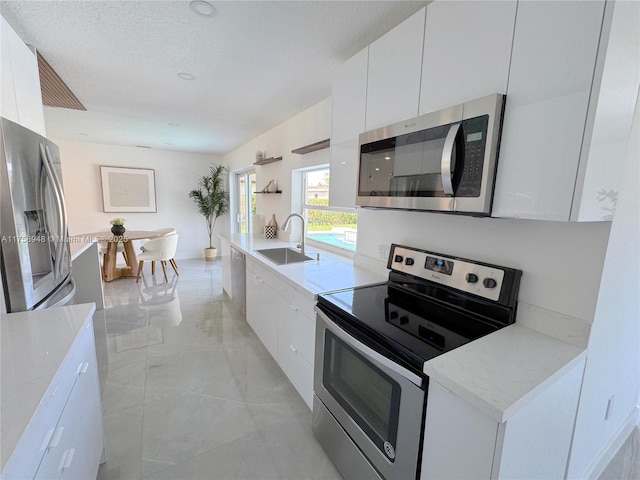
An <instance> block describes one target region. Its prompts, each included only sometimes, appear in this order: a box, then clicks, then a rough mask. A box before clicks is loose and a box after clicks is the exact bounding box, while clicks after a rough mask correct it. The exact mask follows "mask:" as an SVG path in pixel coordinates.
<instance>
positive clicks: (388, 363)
mask: <svg viewBox="0 0 640 480" xmlns="http://www.w3.org/2000/svg"><path fill="white" fill-rule="evenodd" d="M315 311H316V313H317V314H318V315H319V316H320V318H321V319H322V320H323V321H324V325H325V327H326V328H327V329H328V330H330V331H331V333H333V334H334V335H335V336H336V337H338V338H339V339H340V340H342V341H343V342H344V343H346V344H347V345H349V346H351V347H352V348H354V349H355V350H357V351H358V352H359V353H361V354H362V355H364V356H365V357H368V358H370V359H372V360H375V361H377V362H378V363H380V364H382V365H384V366H385V367H387V368H388V369H390V370H392V371H394V372H395V373H397V374H398V375H400V376H402V377H404V378H406V379H407V380H409V381H410V382H411V383H413V384H414V385H417V386H418V387H422V383H423V382H422V378H420V377H419V376H418V375H416V374H415V373H413V372H410V371H409V370H407V369H406V368H404V367H402V366H400V365H398V364H397V363H395V362H393V361H392V360H389V359H388V358H387V357H385V356H384V355H381V354H380V353H378V352H376V351H375V350H373V349H372V348H370V347H367V346H366V345H365V344H363V343H361V342H359V341H358V340H356V339H355V338H353V337H352V336H351V335H349V334H348V333H347V332H345V331H344V330H343V329H342V328H340V327H339V326H338V325H336V324H335V323H334V322H333V321H332V320H331V319H330V318H329V317H328V316H327V315H326V314H325V313H324V312H323V311H321V310H320V309H319V308H318V307H316V308H315Z"/></svg>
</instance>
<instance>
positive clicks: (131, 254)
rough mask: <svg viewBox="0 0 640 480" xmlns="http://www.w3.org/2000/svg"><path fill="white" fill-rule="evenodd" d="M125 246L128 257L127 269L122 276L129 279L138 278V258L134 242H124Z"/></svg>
mask: <svg viewBox="0 0 640 480" xmlns="http://www.w3.org/2000/svg"><path fill="white" fill-rule="evenodd" d="M123 246H124V253H125V254H126V255H127V269H126V271H124V272H122V274H123V275H124V276H127V277H136V276H137V275H138V258H137V257H136V251H135V249H134V248H133V242H132V241H131V240H124V241H123Z"/></svg>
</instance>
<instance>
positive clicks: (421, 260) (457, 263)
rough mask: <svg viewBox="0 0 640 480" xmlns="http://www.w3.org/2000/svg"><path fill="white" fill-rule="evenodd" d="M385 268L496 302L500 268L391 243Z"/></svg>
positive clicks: (500, 273) (499, 284)
mask: <svg viewBox="0 0 640 480" xmlns="http://www.w3.org/2000/svg"><path fill="white" fill-rule="evenodd" d="M388 268H389V269H390V270H394V271H396V272H402V273H407V274H409V275H413V276H414V277H418V278H422V279H425V280H429V281H431V282H435V283H439V284H441V285H446V286H448V287H451V288H455V289H457V290H460V291H463V292H466V293H472V294H474V295H478V296H480V297H483V298H487V299H489V300H494V301H497V300H498V299H499V298H500V291H501V289H502V285H503V282H504V270H503V269H501V268H500V267H496V266H490V265H485V264H480V263H476V262H473V261H471V260H463V259H460V258H455V257H448V256H446V255H442V254H437V253H431V252H425V251H422V250H414V249H412V248H409V247H402V246H399V245H392V246H391V251H390V252H389V264H388Z"/></svg>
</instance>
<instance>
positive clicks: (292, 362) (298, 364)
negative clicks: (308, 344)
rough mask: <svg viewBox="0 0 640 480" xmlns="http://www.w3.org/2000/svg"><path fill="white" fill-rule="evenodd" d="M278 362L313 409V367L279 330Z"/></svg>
mask: <svg viewBox="0 0 640 480" xmlns="http://www.w3.org/2000/svg"><path fill="white" fill-rule="evenodd" d="M278 364H279V365H280V368H282V370H283V371H284V373H285V374H286V375H287V377H288V378H289V380H290V381H291V383H292V384H293V386H294V387H295V389H296V390H297V391H298V393H299V394H300V396H301V397H302V399H303V400H304V401H305V403H306V404H307V406H308V407H309V409H313V367H312V364H310V363H309V362H307V360H306V359H305V358H304V357H303V356H302V355H301V354H300V350H299V349H298V348H297V347H296V346H295V345H294V344H293V343H292V342H291V341H290V340H289V339H288V338H287V337H286V336H285V335H284V334H283V332H282V331H278Z"/></svg>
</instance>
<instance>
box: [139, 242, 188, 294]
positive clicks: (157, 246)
mask: <svg viewBox="0 0 640 480" xmlns="http://www.w3.org/2000/svg"><path fill="white" fill-rule="evenodd" d="M145 247H146V250H145V251H144V252H142V253H141V254H140V255H138V276H137V277H136V283H138V281H139V280H140V275H142V268H143V266H144V262H145V261H148V262H152V263H151V274H152V275H155V273H156V272H155V268H154V263H153V262H160V264H161V265H162V271H163V273H164V281H165V282H168V281H169V280H168V278H167V261H169V262H170V263H171V266H172V267H173V271H174V272H176V275H178V276H179V275H180V274H179V273H178V268H177V267H176V264H175V260H173V257H174V256H175V254H176V249H177V247H178V234H177V233H174V234H171V235H167V236H166V237H160V238H154V239H152V240H149V241H148V242H146V243H145ZM172 260H173V261H172Z"/></svg>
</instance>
